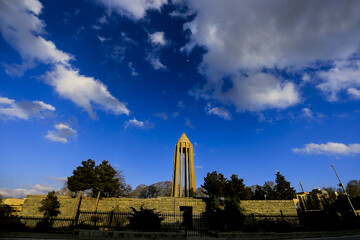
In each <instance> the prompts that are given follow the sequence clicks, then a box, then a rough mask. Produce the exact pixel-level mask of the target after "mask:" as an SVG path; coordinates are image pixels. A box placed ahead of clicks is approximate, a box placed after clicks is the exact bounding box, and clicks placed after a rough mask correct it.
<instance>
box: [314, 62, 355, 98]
mask: <svg viewBox="0 0 360 240" xmlns="http://www.w3.org/2000/svg"><path fill="white" fill-rule="evenodd" d="M317 75H318V77H319V78H321V79H322V80H323V82H322V83H320V84H318V85H317V86H316V87H317V88H318V89H320V90H321V91H323V92H324V93H325V94H326V96H327V99H328V100H329V101H336V100H337V99H338V96H337V95H338V93H339V92H340V91H342V90H347V92H348V94H349V95H351V96H353V97H354V94H353V93H355V91H354V88H353V87H360V61H346V60H344V61H335V62H334V66H333V68H331V69H330V70H328V71H320V72H318V73H317ZM355 96H356V93H355Z"/></svg>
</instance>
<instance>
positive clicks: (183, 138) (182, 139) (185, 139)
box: [177, 133, 191, 143]
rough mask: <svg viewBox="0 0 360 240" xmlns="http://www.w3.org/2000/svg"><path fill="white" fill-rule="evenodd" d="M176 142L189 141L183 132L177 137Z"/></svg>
mask: <svg viewBox="0 0 360 240" xmlns="http://www.w3.org/2000/svg"><path fill="white" fill-rule="evenodd" d="M177 142H178V143H180V142H182V143H184V142H185V143H191V142H190V140H189V139H188V137H187V136H186V134H185V133H183V134H182V135H181V137H180V138H179V140H178V141H177Z"/></svg>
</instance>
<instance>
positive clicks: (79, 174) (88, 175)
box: [67, 159, 96, 192]
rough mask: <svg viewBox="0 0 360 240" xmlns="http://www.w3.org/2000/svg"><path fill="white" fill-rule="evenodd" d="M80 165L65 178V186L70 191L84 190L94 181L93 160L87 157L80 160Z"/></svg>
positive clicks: (91, 185)
mask: <svg viewBox="0 0 360 240" xmlns="http://www.w3.org/2000/svg"><path fill="white" fill-rule="evenodd" d="M81 165H82V166H79V167H77V168H76V170H74V171H73V175H72V176H71V177H68V179H67V186H68V188H69V190H70V191H72V192H78V191H85V190H89V189H92V188H93V187H94V184H95V181H96V174H95V161H94V160H91V159H88V160H87V161H82V162H81Z"/></svg>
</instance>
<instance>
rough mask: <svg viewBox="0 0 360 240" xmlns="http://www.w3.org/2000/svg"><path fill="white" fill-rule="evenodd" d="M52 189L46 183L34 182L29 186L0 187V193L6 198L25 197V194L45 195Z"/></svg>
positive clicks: (52, 189)
mask: <svg viewBox="0 0 360 240" xmlns="http://www.w3.org/2000/svg"><path fill="white" fill-rule="evenodd" d="M51 191H54V188H53V187H52V186H50V185H48V184H36V185H34V186H32V187H30V188H16V189H10V188H0V195H2V196H3V197H6V198H25V197H26V196H27V195H46V194H47V193H48V192H51Z"/></svg>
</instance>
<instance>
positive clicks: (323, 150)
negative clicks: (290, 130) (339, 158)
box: [293, 142, 360, 155]
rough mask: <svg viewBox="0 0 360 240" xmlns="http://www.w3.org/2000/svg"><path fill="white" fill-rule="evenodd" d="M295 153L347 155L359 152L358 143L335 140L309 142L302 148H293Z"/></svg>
mask: <svg viewBox="0 0 360 240" xmlns="http://www.w3.org/2000/svg"><path fill="white" fill-rule="evenodd" d="M293 152H295V153H306V154H327V155H348V154H351V153H352V154H358V153H360V144H358V143H354V144H349V145H346V144H343V143H336V142H327V143H325V144H316V143H309V144H306V145H305V147H304V148H294V149H293Z"/></svg>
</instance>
